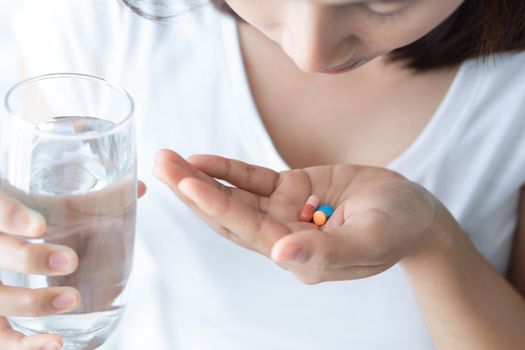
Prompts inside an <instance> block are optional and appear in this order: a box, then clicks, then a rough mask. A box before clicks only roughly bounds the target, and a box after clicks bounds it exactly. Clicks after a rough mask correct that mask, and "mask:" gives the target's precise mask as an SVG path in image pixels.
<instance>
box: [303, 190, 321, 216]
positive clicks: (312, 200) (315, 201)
mask: <svg viewBox="0 0 525 350" xmlns="http://www.w3.org/2000/svg"><path fill="white" fill-rule="evenodd" d="M320 202H321V200H320V199H319V197H317V196H315V195H312V196H310V197H308V200H307V201H306V204H305V205H304V207H303V210H302V211H301V214H299V220H301V221H304V222H310V221H312V215H313V214H314V212H315V210H316V209H317V207H318V206H319V203H320Z"/></svg>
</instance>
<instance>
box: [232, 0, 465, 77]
mask: <svg viewBox="0 0 525 350" xmlns="http://www.w3.org/2000/svg"><path fill="white" fill-rule="evenodd" d="M463 1H464V0H226V2H227V3H228V4H229V5H230V6H231V8H232V9H233V10H234V11H235V12H236V13H237V14H238V15H239V16H240V17H242V18H243V19H244V20H245V21H246V22H248V23H250V24H251V25H253V26H254V27H255V28H257V29H258V30H260V31H261V32H262V33H264V34H265V35H266V36H267V37H268V38H270V39H271V40H273V41H275V42H276V43H277V44H279V45H280V46H281V47H282V49H283V50H284V51H285V52H286V54H287V55H288V56H289V57H290V58H291V59H292V60H293V61H294V62H295V63H296V64H297V66H298V67H299V68H300V69H302V70H303V71H306V72H317V73H332V74H335V73H342V72H346V71H348V70H351V69H353V68H356V67H358V66H360V65H362V64H364V63H366V62H368V61H370V60H372V59H374V58H376V57H378V56H382V55H385V54H387V53H389V52H391V51H393V50H395V49H397V48H400V47H403V46H406V45H408V44H410V43H413V42H414V41H416V40H417V39H419V38H421V37H423V36H424V35H425V34H427V33H428V32H430V31H431V30H432V29H434V28H435V27H436V26H438V25H439V24H440V23H441V22H443V21H444V20H445V19H446V18H447V17H449V16H450V15H451V14H452V13H453V12H454V11H455V10H456V9H457V8H458V7H459V6H460V5H461V3H462V2H463Z"/></svg>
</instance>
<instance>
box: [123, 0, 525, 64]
mask: <svg viewBox="0 0 525 350" xmlns="http://www.w3.org/2000/svg"><path fill="white" fill-rule="evenodd" d="M123 1H124V2H125V3H126V4H128V6H129V2H130V1H128V0H123ZM181 1H182V0H181ZM437 1H439V0H437ZM132 2H133V1H132ZM135 2H137V1H135ZM150 2H156V3H162V0H154V1H152V0H150ZM211 2H212V3H213V4H214V5H215V6H216V7H217V8H218V9H219V10H221V11H223V12H226V13H229V14H231V15H233V16H235V17H237V18H238V19H240V18H239V17H238V16H237V15H236V14H235V12H234V11H233V10H232V9H231V8H230V7H229V6H228V4H227V3H226V2H225V0H211ZM135 10H136V9H135ZM522 50H525V0H465V1H464V2H463V4H461V6H460V7H459V8H458V9H457V10H456V11H455V12H454V13H453V14H452V15H451V16H450V17H448V18H447V19H446V20H445V21H443V22H442V23H441V24H440V25H438V26H437V27H436V28H434V29H433V30H432V31H431V32H430V33H428V34H426V35H425V36H423V37H422V38H420V39H419V40H417V41H415V42H413V43H412V44H409V45H407V46H405V47H402V48H399V49H397V50H395V51H393V52H392V53H391V54H390V57H391V59H392V60H393V61H404V62H406V65H407V67H409V68H412V69H415V70H417V71H428V70H433V69H441V68H447V67H452V66H456V65H458V64H460V63H462V62H464V61H466V60H468V59H471V58H479V57H488V56H490V55H492V54H495V53H500V52H511V51H514V52H517V51H522Z"/></svg>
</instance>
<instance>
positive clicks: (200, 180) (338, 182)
mask: <svg viewBox="0 0 525 350" xmlns="http://www.w3.org/2000/svg"><path fill="white" fill-rule="evenodd" d="M155 174H156V175H157V177H159V178H160V179H161V180H163V181H164V182H166V183H167V184H168V185H169V186H170V187H171V188H172V190H173V191H174V192H175V193H176V194H177V195H178V196H179V197H180V198H181V200H183V201H184V202H185V203H186V204H187V205H188V206H190V207H191V208H192V209H193V210H194V211H195V212H196V213H197V214H198V215H199V216H200V217H201V218H203V219H204V220H206V221H207V223H208V224H209V225H210V226H211V227H212V228H214V229H215V230H216V231H217V232H219V233H221V234H222V235H224V236H225V237H227V238H228V239H230V240H232V241H233V242H235V243H237V244H239V245H241V246H243V247H245V248H248V249H251V250H254V251H257V252H259V253H261V254H264V255H266V256H268V257H270V258H271V259H273V260H274V261H275V262H277V263H278V264H280V265H281V266H282V267H284V268H286V269H288V270H290V271H292V272H293V273H294V274H295V275H296V276H297V278H299V279H300V280H301V281H303V282H304V283H308V284H311V283H319V282H323V281H333V280H350V279H357V278H364V277H369V276H372V275H375V274H378V273H380V272H383V271H385V270H386V269H388V268H390V267H391V266H392V265H394V264H396V263H398V262H403V260H404V259H406V258H411V257H421V256H424V255H425V254H427V253H431V252H433V251H434V250H436V249H440V248H441V247H444V246H445V243H448V239H447V238H448V236H445V234H444V233H443V232H444V230H441V229H439V227H441V226H442V225H443V221H445V222H446V223H445V224H446V225H448V226H451V225H454V227H459V226H457V224H456V223H455V221H454V219H453V218H452V216H451V215H450V214H449V213H448V211H447V210H446V209H445V207H444V206H443V205H442V204H441V203H440V202H439V201H438V200H437V199H436V198H435V197H434V196H432V195H431V194H430V193H429V192H428V191H426V190H425V189H424V188H422V187H421V186H419V185H417V184H416V183H414V182H411V181H409V180H407V179H405V178H404V177H402V176H401V175H399V174H397V173H394V172H392V171H389V170H386V169H382V168H376V167H363V166H350V165H334V166H318V167H311V168H306V169H299V170H291V171H285V172H281V173H278V172H275V171H273V170H271V169H267V168H263V167H258V166H254V165H249V164H246V163H243V162H240V161H236V160H232V159H226V158H222V157H218V156H211V155H198V156H192V157H190V158H189V159H188V160H187V161H186V160H184V159H183V158H182V157H181V156H179V155H178V154H176V153H174V152H171V151H167V150H162V151H160V152H159V154H158V156H157V165H156V167H155ZM216 179H219V180H224V181H226V182H228V183H229V184H231V185H232V187H229V186H225V185H223V184H222V183H221V182H219V181H217V180H216ZM312 196H313V197H312ZM316 198H317V199H316ZM308 205H309V206H311V207H317V206H319V205H326V206H328V210H330V209H331V208H333V209H334V211H333V213H329V214H331V215H329V218H328V220H327V221H326V223H324V224H322V223H323V222H324V221H321V226H319V223H317V224H316V223H313V222H310V220H308V219H309V217H310V216H313V212H314V211H315V209H312V208H309V209H308ZM330 207H331V208H330ZM316 209H317V208H316ZM321 209H323V208H321ZM323 215H324V214H323ZM306 216H309V217H308V218H306ZM412 260H413V259H412Z"/></svg>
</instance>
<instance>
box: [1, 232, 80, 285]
mask: <svg viewBox="0 0 525 350" xmlns="http://www.w3.org/2000/svg"><path fill="white" fill-rule="evenodd" d="M77 267H78V256H77V254H76V253H75V251H74V250H73V249H71V248H69V247H66V246H59V245H53V244H32V243H29V242H27V241H25V240H23V239H19V238H16V237H12V236H9V235H6V234H2V233H0V268H1V269H4V270H8V271H13V272H20V273H30V274H35V275H47V276H64V275H69V274H71V273H73V272H74V271H75V270H76V269H77Z"/></svg>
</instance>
